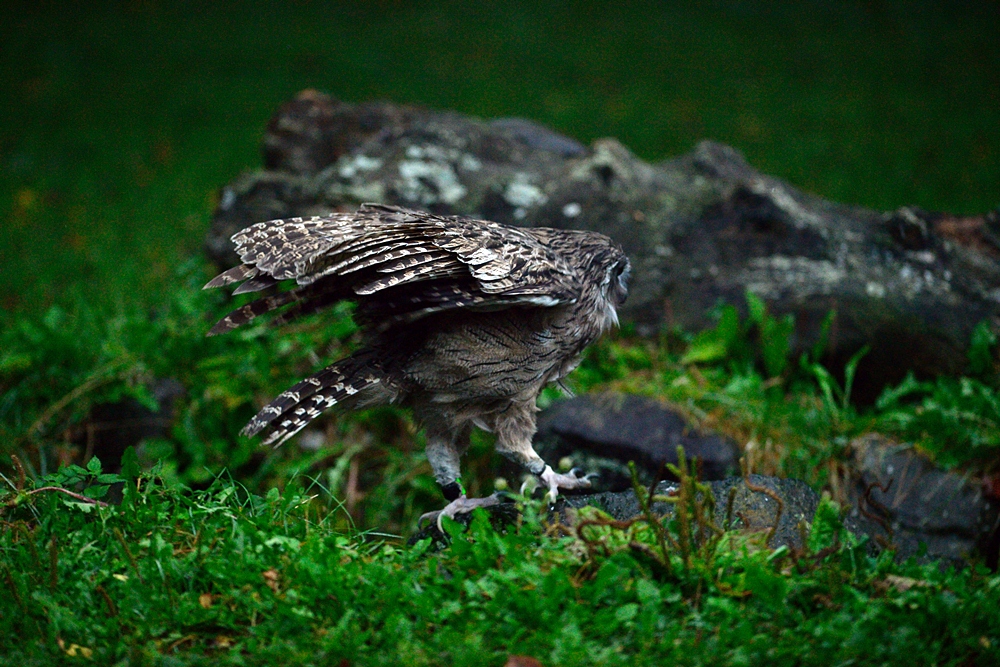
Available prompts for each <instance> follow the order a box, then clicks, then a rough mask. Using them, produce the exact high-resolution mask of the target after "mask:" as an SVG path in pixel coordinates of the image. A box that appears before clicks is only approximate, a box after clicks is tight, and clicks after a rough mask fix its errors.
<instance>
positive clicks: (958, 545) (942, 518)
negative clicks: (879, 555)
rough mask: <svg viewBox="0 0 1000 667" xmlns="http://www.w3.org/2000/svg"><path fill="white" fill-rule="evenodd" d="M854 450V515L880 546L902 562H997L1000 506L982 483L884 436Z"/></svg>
mask: <svg viewBox="0 0 1000 667" xmlns="http://www.w3.org/2000/svg"><path fill="white" fill-rule="evenodd" d="M851 449H852V452H853V456H852V468H853V474H854V478H853V479H852V484H851V486H849V487H848V500H849V502H850V505H851V507H852V510H851V514H852V516H853V517H854V519H855V520H856V521H858V523H859V524H861V525H862V526H863V528H864V530H865V532H866V533H868V534H870V535H872V536H873V537H874V538H875V539H876V540H877V541H878V542H879V543H880V544H882V545H883V546H891V547H892V548H894V549H896V552H897V555H898V557H899V558H908V557H910V556H914V555H917V556H920V559H921V560H937V559H942V560H946V561H951V562H955V563H961V562H964V561H965V560H967V559H968V558H969V557H970V556H973V555H978V556H981V557H983V558H985V559H986V560H987V561H991V562H996V553H995V549H996V537H997V531H998V530H1000V503H998V502H997V500H996V499H994V498H990V497H989V496H988V495H986V493H984V488H983V485H982V484H981V483H978V482H977V481H975V480H973V479H971V478H969V477H968V476H963V475H960V474H957V473H954V472H948V471H944V470H940V469H938V468H936V467H935V466H934V465H933V464H932V463H931V462H930V461H928V460H927V459H925V458H924V457H922V456H920V454H919V453H917V452H916V451H914V450H913V448H912V447H911V446H909V445H900V444H896V443H893V442H891V441H889V440H887V439H885V438H884V437H883V436H880V435H876V434H870V435H867V436H865V437H862V438H859V439H858V440H855V441H854V442H853V443H851ZM866 494H867V495H866ZM991 545H992V546H991ZM925 549H926V550H925ZM991 549H993V550H994V551H993V552H992V553H991V551H990V550H991Z"/></svg>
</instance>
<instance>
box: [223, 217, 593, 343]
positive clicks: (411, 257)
mask: <svg viewBox="0 0 1000 667" xmlns="http://www.w3.org/2000/svg"><path fill="white" fill-rule="evenodd" d="M559 233H560V232H559V231H558V230H535V229H522V228H517V227H508V226H506V225H501V224H499V223H495V222H489V221H486V220H476V219H473V218H462V217H444V216H437V215H432V214H429V213H422V212H419V211H411V210H408V209H404V208H397V207H391V206H381V205H375V204H366V205H364V206H362V207H361V208H360V209H359V210H358V211H356V212H354V213H334V214H331V215H328V216H318V217H313V218H308V219H303V218H291V219H288V220H272V221H270V222H261V223H257V224H254V225H251V226H249V227H247V228H246V229H244V230H242V231H240V232H238V233H237V234H236V235H234V236H233V241H234V243H235V244H236V251H237V253H238V254H239V256H240V259H241V261H242V263H241V264H240V265H238V266H236V267H234V268H232V269H230V270H228V271H226V272H224V273H222V274H220V275H219V276H217V277H216V278H214V279H213V280H212V281H210V282H209V283H208V284H207V285H206V286H205V287H206V288H211V287H221V286H224V285H230V284H234V283H237V282H240V283H242V284H241V285H240V286H239V287H237V288H236V290H234V294H242V293H245V292H257V291H263V290H269V289H270V288H276V287H277V286H278V284H279V283H281V282H283V281H292V280H294V281H295V283H296V285H295V286H294V287H293V288H291V289H287V290H285V291H279V290H278V289H273V290H270V292H272V293H269V294H267V295H266V296H264V297H262V298H261V299H258V300H256V301H253V302H251V303H248V304H247V305H245V306H243V307H241V308H239V309H237V310H236V311H234V312H233V313H230V314H229V315H228V316H226V317H225V318H223V319H222V320H221V321H220V322H219V323H218V324H216V325H215V327H213V329H212V330H211V331H210V332H209V334H210V335H213V334H218V333H223V332H225V331H229V330H231V329H235V328H236V327H238V326H240V325H242V324H245V323H246V322H249V321H250V320H251V319H253V318H254V317H257V316H259V315H262V314H264V313H267V312H271V311H274V310H277V309H279V308H282V307H285V306H288V308H287V309H286V310H285V311H284V312H283V313H282V314H281V316H280V317H279V318H278V319H279V321H286V320H288V319H290V318H292V317H295V316H298V315H301V314H304V313H307V312H311V311H313V310H317V309H319V308H322V307H325V306H327V305H329V304H331V303H334V302H336V301H340V300H343V299H350V300H354V301H357V302H358V309H357V311H356V315H357V317H358V318H359V319H360V320H361V321H362V322H363V323H365V324H368V325H372V326H375V327H378V328H383V327H387V326H390V325H392V324H395V323H399V322H401V321H412V320H415V319H419V318H421V317H425V316H427V315H429V314H431V313H435V312H440V311H444V310H450V309H456V308H466V309H481V310H495V309H501V308H509V307H512V306H517V305H534V306H556V305H559V304H566V303H572V302H574V301H575V300H576V299H577V298H578V297H579V292H580V281H579V279H578V276H577V272H576V270H575V269H574V267H573V265H572V264H571V263H570V262H568V261H567V259H566V258H565V257H564V255H563V254H562V253H560V252H558V250H557V247H558V245H559V244H554V243H552V242H551V241H552V238H553V235H558V234H559Z"/></svg>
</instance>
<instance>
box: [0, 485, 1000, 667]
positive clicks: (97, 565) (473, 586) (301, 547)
mask: <svg viewBox="0 0 1000 667" xmlns="http://www.w3.org/2000/svg"><path fill="white" fill-rule="evenodd" d="M74 474H76V475H77V478H78V479H79V478H85V479H83V481H84V482H87V481H91V482H101V481H103V482H111V481H115V479H113V478H114V477H117V476H110V477H109V476H108V475H107V474H103V478H102V477H101V475H102V473H101V472H100V470H99V467H98V466H94V465H92V466H90V470H89V471H87V470H84V469H82V468H81V469H79V470H78V471H76V472H75V473H74ZM88 475H89V479H86V478H88ZM119 479H121V478H119ZM48 481H62V482H65V481H66V475H65V474H63V477H62V478H60V479H55V480H48ZM120 483H123V484H124V488H123V500H122V502H121V504H120V505H117V506H115V505H112V506H107V507H101V506H98V505H96V504H93V503H88V502H81V501H79V500H76V499H72V498H69V497H67V496H65V495H63V494H57V493H35V494H33V495H30V496H29V495H27V494H26V493H25V489H22V491H21V492H20V493H16V492H14V491H11V492H8V493H7V494H6V495H5V496H3V500H5V501H6V503H5V505H4V508H3V515H2V521H3V523H4V530H3V532H2V533H0V550H2V551H0V552H2V554H3V559H2V571H0V603H2V605H3V607H2V608H3V609H4V610H5V613H4V614H2V615H0V656H2V657H0V664H9V665H37V664H55V663H59V664H69V663H75V662H80V663H83V664H86V663H90V662H93V663H96V664H108V665H111V664H120V665H125V664H129V665H145V664H150V665H152V664H209V663H211V664H219V665H263V664H273V663H274V662H275V661H280V662H281V663H282V664H296V665H298V664H301V665H318V664H331V663H333V664H338V663H341V661H344V662H343V663H341V664H410V665H438V664H454V665H488V664H496V665H501V664H504V662H505V659H506V657H507V656H508V655H510V654H522V655H530V656H534V657H536V658H538V659H540V660H541V661H542V663H543V664H558V665H595V664H596V665H601V664H650V662H655V663H660V662H665V661H671V662H675V663H678V664H692V665H693V664H733V665H741V664H760V663H761V662H762V661H767V662H771V661H774V660H779V661H780V660H792V661H794V662H795V663H796V664H801V665H829V664H842V663H844V662H850V663H851V664H887V663H892V662H895V661H897V660H898V657H899V656H901V655H907V656H909V658H908V659H909V660H910V661H911V662H912V663H913V664H927V665H931V664H933V665H946V664H984V665H985V664H991V663H993V662H995V661H996V660H997V659H1000V649H998V647H1000V634H998V633H997V627H996V623H995V611H996V607H997V605H998V604H1000V577H997V576H996V575H989V574H987V573H986V572H984V571H979V570H964V571H961V572H955V571H952V570H947V571H942V570H941V569H939V568H937V567H936V566H933V565H930V566H917V565H914V564H912V563H911V564H903V565H897V564H894V563H893V561H892V559H891V558H890V557H886V556H882V557H879V558H873V557H871V556H868V555H866V549H865V548H864V545H863V544H859V543H857V542H855V541H852V540H850V539H849V538H848V536H847V535H846V534H844V533H843V531H842V529H841V528H840V527H839V519H838V518H837V517H838V512H837V510H836V507H835V506H832V505H831V504H830V503H829V502H827V503H825V504H823V505H822V506H821V509H820V511H819V512H818V513H817V517H816V519H815V520H814V522H813V524H812V529H811V533H810V538H809V547H808V548H807V549H806V550H804V551H801V552H791V551H789V550H787V549H784V550H780V551H776V552H772V551H770V550H767V549H762V548H761V547H760V544H761V535H760V534H757V535H753V534H740V533H737V532H727V533H723V534H720V535H718V536H717V537H716V538H715V542H714V546H713V548H712V549H711V550H705V549H701V550H698V549H695V550H693V551H691V552H689V553H688V555H687V556H686V557H685V556H682V554H681V553H680V552H678V551H676V550H672V549H671V550H665V551H660V552H659V553H661V554H664V555H665V557H666V562H669V563H670V566H671V567H670V568H669V569H664V567H663V562H664V560H663V559H662V558H660V559H657V558H652V557H650V555H649V554H650V553H656V552H657V548H658V547H657V541H656V540H655V539H653V538H652V536H651V533H650V532H649V531H648V530H647V531H642V530H640V531H632V532H631V533H630V532H628V530H629V529H625V528H617V527H608V528H603V529H600V528H599V529H596V530H595V529H583V528H581V529H579V530H578V531H573V530H570V532H569V533H568V534H567V533H565V532H562V536H559V535H560V532H558V531H556V532H553V530H552V529H551V528H548V529H547V528H546V525H545V524H544V523H543V522H542V521H541V520H540V518H539V516H538V514H537V510H536V508H535V507H534V506H533V505H531V504H529V505H528V506H527V508H526V518H525V519H524V520H523V522H522V523H521V524H520V525H518V526H514V527H511V528H510V529H509V530H507V531H506V532H503V533H499V532H496V531H495V530H494V529H493V528H492V527H491V526H490V525H489V522H488V521H486V520H485V517H480V518H479V519H476V520H474V521H473V524H472V526H471V527H470V529H469V530H468V532H465V533H463V532H462V531H461V529H460V528H459V527H458V526H457V525H455V524H450V525H451V526H452V531H453V532H452V535H453V538H452V543H451V546H450V547H449V548H448V549H446V550H444V551H438V552H433V551H429V550H428V547H429V544H428V543H426V542H424V543H420V544H418V545H416V547H414V548H404V547H401V546H400V545H399V543H398V542H396V541H394V540H391V539H390V540H387V539H386V538H384V537H381V536H378V535H372V534H364V533H360V534H359V533H344V532H342V531H339V530H337V529H336V528H335V525H334V523H332V522H331V517H333V516H335V515H336V514H337V513H338V512H341V511H342V508H341V507H340V505H339V503H337V502H336V501H334V500H333V499H332V498H330V497H329V496H328V495H326V494H325V493H323V491H322V490H321V489H318V488H316V487H312V488H306V489H303V488H301V487H298V486H291V487H288V488H286V490H285V491H284V492H279V491H278V490H276V489H272V490H271V491H270V492H268V494H267V495H266V496H265V497H260V496H256V495H253V494H248V493H246V491H245V489H244V488H242V487H241V486H239V485H236V484H234V483H233V482H232V481H230V480H228V479H225V478H220V479H218V480H216V481H215V482H214V483H213V484H212V485H211V486H210V487H209V488H207V489H206V490H204V491H199V492H190V491H186V490H184V489H182V488H180V487H178V486H177V485H175V484H164V483H163V481H162V480H161V479H159V478H158V477H157V475H156V473H155V472H154V473H153V474H151V475H150V474H143V475H139V476H137V477H132V476H127V478H126V479H121V482H120ZM15 486H16V485H15ZM90 488H91V489H93V488H94V486H91V487H90ZM95 495H100V494H99V493H98V494H95ZM590 518H591V521H594V520H596V521H597V523H600V516H598V515H596V514H595V515H594V516H593V517H590ZM688 527H689V528H690V526H688ZM684 528H685V526H684V525H683V524H680V523H679V522H677V521H675V522H672V523H671V524H669V525H668V526H666V530H667V534H668V536H673V537H674V538H675V539H680V536H681V535H682V534H683V533H684ZM487 628H488V631H487V630H486V629H487Z"/></svg>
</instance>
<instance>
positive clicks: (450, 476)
mask: <svg viewBox="0 0 1000 667" xmlns="http://www.w3.org/2000/svg"><path fill="white" fill-rule="evenodd" d="M468 443H469V429H468V428H465V429H464V430H462V431H461V432H459V433H448V434H442V433H430V432H429V433H428V434H427V461H428V462H429V463H430V464H431V470H433V471H434V479H436V480H437V483H438V484H440V485H441V491H442V493H444V497H445V498H447V499H448V500H449V501H450V502H449V503H448V504H447V505H446V506H445V507H444V509H441V510H438V511H436V512H427V513H426V514H424V515H422V516H421V517H420V519H418V520H417V525H418V526H419V525H421V524H423V522H424V521H425V520H426V521H431V520H434V521H435V522H436V523H437V527H438V530H440V531H441V532H442V533H443V532H444V528H443V526H442V525H441V520H442V519H444V517H448V518H450V519H453V518H455V516H456V515H458V514H467V513H468V512H471V511H472V510H474V509H476V508H477V507H490V506H492V505H496V504H498V503H499V502H500V499H499V498H497V497H496V496H495V495H493V496H488V497H486V498H468V497H466V495H465V487H463V486H462V480H461V477H460V473H461V469H460V467H459V460H460V459H461V456H462V452H463V451H465V449H466V447H468Z"/></svg>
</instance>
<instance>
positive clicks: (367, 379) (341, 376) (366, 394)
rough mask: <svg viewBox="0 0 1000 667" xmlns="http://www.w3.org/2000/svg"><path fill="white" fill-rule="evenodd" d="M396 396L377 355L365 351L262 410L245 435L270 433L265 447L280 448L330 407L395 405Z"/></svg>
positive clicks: (328, 369)
mask: <svg viewBox="0 0 1000 667" xmlns="http://www.w3.org/2000/svg"><path fill="white" fill-rule="evenodd" d="M396 393H397V392H396V391H395V390H393V389H392V388H391V387H390V386H389V385H388V383H387V382H386V378H385V374H384V373H383V372H382V370H381V368H379V366H378V364H377V363H376V361H375V358H374V355H373V354H372V353H371V352H369V351H366V350H362V351H361V352H359V353H356V354H354V355H352V356H350V357H348V358H346V359H341V360H340V361H338V362H336V363H335V364H332V365H330V366H327V367H326V368H324V369H323V370H321V371H319V372H318V373H315V374H314V375H311V376H309V377H307V378H306V379H305V380H302V381H301V382H299V383H297V384H295V385H294V386H292V387H291V388H289V389H288V390H286V391H284V392H282V393H281V394H279V395H278V396H277V397H276V398H275V399H274V400H273V401H271V402H270V403H268V404H267V405H266V406H264V407H263V408H261V410H260V412H258V413H257V414H256V415H255V416H254V418H253V419H251V420H250V422H249V423H248V424H247V425H246V426H244V427H243V430H242V431H241V433H242V434H243V435H256V434H257V433H260V432H261V431H265V430H266V431H267V434H266V435H265V437H264V440H263V441H262V443H261V444H264V445H273V446H275V447H278V446H279V445H281V444H282V443H284V442H285V441H286V440H288V439H289V438H291V437H292V436H293V435H295V434H296V433H298V432H299V431H301V430H302V429H303V428H304V427H305V426H306V425H307V424H308V423H309V422H311V421H312V420H313V419H315V418H316V417H318V416H319V415H320V413H322V412H323V411H324V410H326V409H327V408H330V407H333V406H334V405H344V406H353V407H357V406H358V404H362V405H376V404H383V403H391V402H392V401H393V400H394V399H395V398H396Z"/></svg>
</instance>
